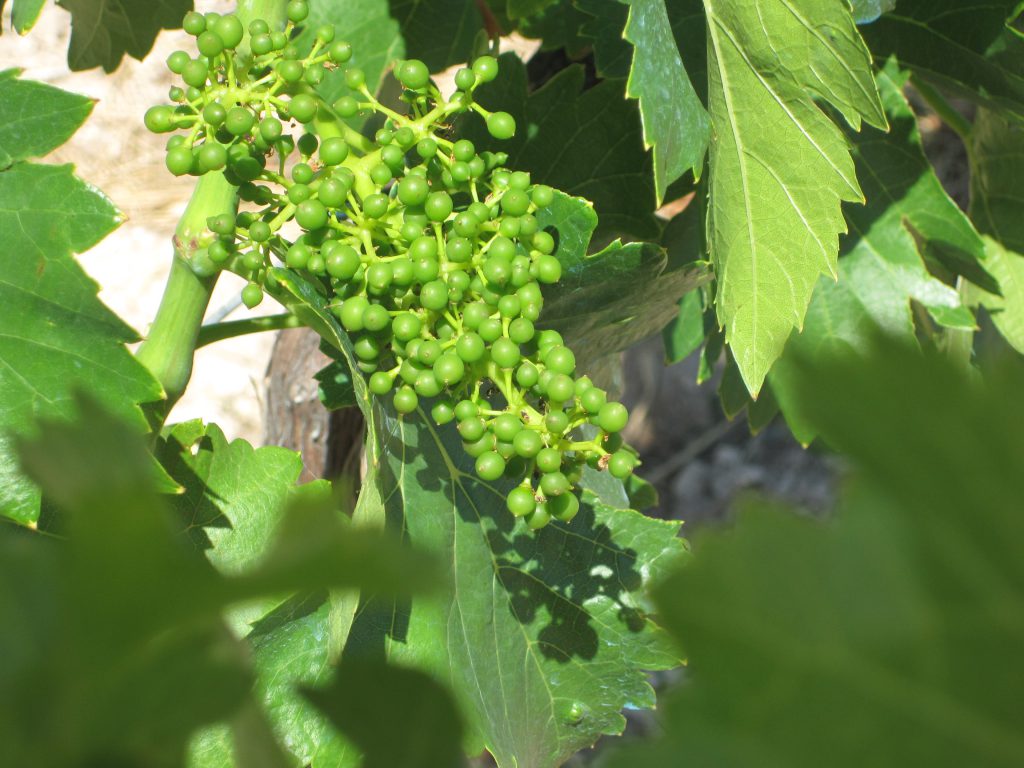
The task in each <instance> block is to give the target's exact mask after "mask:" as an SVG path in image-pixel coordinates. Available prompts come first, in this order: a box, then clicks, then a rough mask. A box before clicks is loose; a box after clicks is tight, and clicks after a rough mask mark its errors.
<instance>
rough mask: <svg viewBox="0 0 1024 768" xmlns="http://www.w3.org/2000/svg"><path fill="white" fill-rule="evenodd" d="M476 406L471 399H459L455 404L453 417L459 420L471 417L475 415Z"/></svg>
mask: <svg viewBox="0 0 1024 768" xmlns="http://www.w3.org/2000/svg"><path fill="white" fill-rule="evenodd" d="M478 410H479V409H478V408H477V405H476V403H474V402H473V401H472V400H460V401H459V402H457V403H456V404H455V418H456V419H458V420H459V421H465V420H466V419H472V418H473V417H474V416H476V415H477V412H478Z"/></svg>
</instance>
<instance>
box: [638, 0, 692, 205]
mask: <svg viewBox="0 0 1024 768" xmlns="http://www.w3.org/2000/svg"><path fill="white" fill-rule="evenodd" d="M622 34H623V37H625V39H626V40H628V41H629V42H630V43H632V44H633V66H632V68H631V69H630V73H629V81H628V82H627V83H626V95H627V96H629V97H630V98H633V99H639V100H640V116H641V119H642V120H643V125H644V145H645V146H647V147H649V148H650V149H651V152H652V155H653V160H654V187H655V196H656V198H657V203H658V204H659V205H660V204H661V202H662V200H663V199H664V197H665V190H666V189H667V188H668V185H669V184H671V183H672V182H673V181H675V180H676V179H678V178H679V177H680V176H682V175H683V174H684V173H685V172H686V171H688V170H692V171H693V175H694V176H695V177H699V176H700V175H701V168H702V167H703V165H704V152H705V151H706V150H707V147H708V142H709V140H710V138H711V121H710V118H709V116H708V113H707V112H706V111H705V109H704V105H703V104H701V103H700V99H698V98H697V94H696V92H695V91H694V90H693V85H692V84H691V83H690V78H689V77H687V74H686V69H685V68H684V67H683V60H682V58H680V56H679V49H678V48H677V47H676V41H675V39H674V38H673V36H672V28H671V26H670V25H669V17H668V13H667V12H666V10H665V0H629V19H628V20H627V22H626V28H625V30H624V31H623V33H622Z"/></svg>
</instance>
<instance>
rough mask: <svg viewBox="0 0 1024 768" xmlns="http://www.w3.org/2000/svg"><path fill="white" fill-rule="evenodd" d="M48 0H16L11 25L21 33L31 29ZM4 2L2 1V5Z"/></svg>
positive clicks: (12, 10) (0, 5)
mask: <svg viewBox="0 0 1024 768" xmlns="http://www.w3.org/2000/svg"><path fill="white" fill-rule="evenodd" d="M45 4H46V0H14V6H13V7H12V8H11V26H13V27H14V30H15V31H16V32H17V33H18V34H19V35H24V34H26V33H28V32H29V31H31V29H32V27H34V26H35V24H36V22H37V21H38V20H39V14H40V13H42V12H43V6H44V5H45ZM2 6H3V3H0V7H2Z"/></svg>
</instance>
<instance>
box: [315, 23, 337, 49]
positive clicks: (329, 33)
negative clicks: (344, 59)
mask: <svg viewBox="0 0 1024 768" xmlns="http://www.w3.org/2000/svg"><path fill="white" fill-rule="evenodd" d="M334 33H335V29H334V25H333V24H323V25H321V26H319V27H317V30H316V39H317V41H318V42H320V43H323V44H324V45H326V44H327V43H329V42H331V41H332V40H333V39H334Z"/></svg>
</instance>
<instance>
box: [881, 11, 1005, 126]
mask: <svg viewBox="0 0 1024 768" xmlns="http://www.w3.org/2000/svg"><path fill="white" fill-rule="evenodd" d="M1017 6H1018V2H1017V0H900V2H899V3H898V4H897V6H896V9H895V10H894V11H892V12H891V13H887V14H886V15H885V16H883V17H882V18H880V19H879V20H878V21H876V22H875V23H874V24H870V25H868V26H866V27H864V28H863V34H864V38H865V40H866V41H867V43H868V45H869V47H870V48H871V52H872V53H873V54H874V55H875V57H876V59H878V60H880V61H884V60H885V59H887V58H888V57H889V56H891V55H895V56H896V57H897V58H898V59H899V61H900V64H901V65H902V66H904V67H909V68H911V69H912V70H914V72H915V73H916V74H918V75H920V76H921V77H924V78H926V79H927V80H929V81H931V82H932V83H934V84H936V85H938V86H939V87H943V88H949V89H951V90H952V91H954V92H956V93H957V94H958V95H960V96H963V97H965V98H969V99H973V100H974V101H976V102H978V103H980V104H985V105H988V106H991V107H993V108H998V109H1000V110H1004V111H1006V112H1008V113H1012V114H1013V115H1016V116H1017V117H1018V118H1020V117H1022V116H1024V75H1022V73H1021V61H1022V60H1024V40H1022V39H1021V36H1020V33H1018V32H1016V31H1015V30H1013V29H1010V28H1009V27H1008V26H1007V20H1008V19H1009V18H1010V17H1012V16H1014V15H1016V13H1017Z"/></svg>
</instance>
